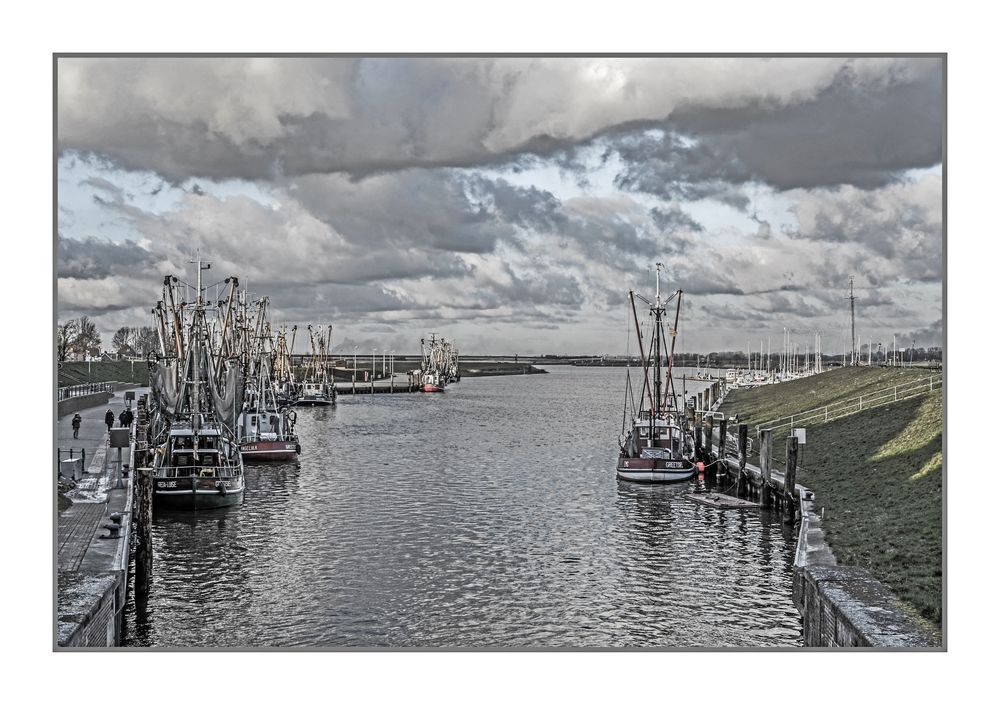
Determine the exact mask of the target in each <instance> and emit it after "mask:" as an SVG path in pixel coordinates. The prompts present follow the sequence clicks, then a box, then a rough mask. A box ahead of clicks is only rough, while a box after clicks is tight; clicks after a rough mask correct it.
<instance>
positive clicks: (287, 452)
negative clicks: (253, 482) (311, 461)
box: [240, 441, 299, 463]
mask: <svg viewBox="0 0 1000 705" xmlns="http://www.w3.org/2000/svg"><path fill="white" fill-rule="evenodd" d="M240 454H241V455H242V456H243V462H244V463H273V462H282V461H288V460H295V457H296V456H297V455H298V454H299V444H298V443H296V442H295V441H241V442H240Z"/></svg>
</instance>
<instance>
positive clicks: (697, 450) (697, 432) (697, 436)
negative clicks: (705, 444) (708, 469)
mask: <svg viewBox="0 0 1000 705" xmlns="http://www.w3.org/2000/svg"><path fill="white" fill-rule="evenodd" d="M694 458H695V460H697V461H699V462H705V455H704V452H703V451H702V447H701V425H699V424H696V425H695V427H694Z"/></svg>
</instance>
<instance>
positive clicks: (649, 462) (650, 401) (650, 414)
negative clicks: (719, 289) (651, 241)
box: [617, 263, 696, 483]
mask: <svg viewBox="0 0 1000 705" xmlns="http://www.w3.org/2000/svg"><path fill="white" fill-rule="evenodd" d="M661 267H662V265H661V264H659V263H657V265H656V296H655V299H654V301H649V300H648V299H646V298H644V297H642V296H641V295H639V294H636V293H635V292H633V291H630V292H629V304H630V307H631V313H632V320H633V322H634V323H635V332H636V337H637V338H638V341H639V353H640V359H641V360H642V380H643V383H642V389H641V391H640V393H639V404H638V408H636V405H635V400H634V396H633V394H632V381H631V370H630V369H628V368H626V394H625V408H624V409H623V412H622V434H621V437H620V438H619V455H618V465H617V475H618V478H619V479H621V480H628V481H631V482H651V483H669V482H683V481H685V480H689V479H691V478H692V477H693V476H694V474H695V472H696V468H695V465H694V463H693V461H692V456H693V454H694V440H693V438H691V435H690V434H689V433H687V432H686V431H685V428H684V426H683V423H684V412H683V409H682V407H681V406H680V405H678V404H677V395H676V393H675V391H674V388H673V361H674V344H675V342H676V340H677V338H676V336H677V326H678V324H679V322H680V310H681V296H682V295H683V292H681V291H680V290H678V291H676V292H674V293H673V294H671V295H670V296H669V297H668V298H667V299H666V301H661V298H660V269H661ZM636 298H639V299H641V300H642V301H644V302H646V303H647V304H649V311H650V316H651V321H652V327H653V330H652V334H651V335H650V336H649V341H648V346H647V343H646V342H645V341H644V340H643V336H642V330H641V327H640V326H639V317H638V314H636V310H635V299H636ZM675 299H676V302H677V304H676V310H675V312H674V325H673V327H669V325H668V326H667V328H666V330H665V329H664V321H663V317H664V314H665V313H666V308H665V307H666V305H667V304H669V303H670V302H671V301H673V300H675ZM668 336H669V337H670V351H669V353H666V343H665V338H666V337H668ZM664 356H665V357H666V359H665V360H664ZM664 362H665V363H666V370H665V371H664V369H663V368H664ZM651 374H652V379H650V375H651ZM630 408H631V413H629V412H630Z"/></svg>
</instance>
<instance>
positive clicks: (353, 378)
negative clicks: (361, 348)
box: [351, 345, 358, 382]
mask: <svg viewBox="0 0 1000 705" xmlns="http://www.w3.org/2000/svg"><path fill="white" fill-rule="evenodd" d="M357 381H358V346H357V345H355V346H354V371H353V372H352V373H351V382H357Z"/></svg>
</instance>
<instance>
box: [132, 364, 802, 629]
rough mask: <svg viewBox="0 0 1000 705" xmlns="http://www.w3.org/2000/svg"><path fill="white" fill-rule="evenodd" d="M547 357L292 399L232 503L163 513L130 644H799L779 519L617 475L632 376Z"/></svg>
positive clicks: (789, 544) (787, 542)
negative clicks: (526, 368)
mask: <svg viewBox="0 0 1000 705" xmlns="http://www.w3.org/2000/svg"><path fill="white" fill-rule="evenodd" d="M547 369H548V370H549V372H550V374H546V375H524V376H511V377H492V378H466V379H463V380H462V381H461V382H460V383H458V384H454V385H451V386H449V387H448V389H447V391H446V392H445V393H444V394H398V395H381V394H379V395H370V396H357V397H349V396H342V397H340V399H339V400H338V405H337V406H336V407H326V408H323V407H316V408H310V409H301V410H299V411H298V424H297V431H298V433H299V436H300V439H301V445H302V448H303V452H302V456H301V458H300V461H299V462H298V463H296V464H285V465H259V466H247V477H246V480H247V489H246V495H245V498H244V501H243V503H242V505H240V506H237V507H232V508H228V509H222V510H215V511H206V512H202V513H197V514H194V513H187V514H185V513H171V514H167V513H157V514H156V515H155V518H154V527H153V540H154V565H153V582H152V587H151V590H150V594H149V597H148V600H147V601H145V602H144V603H142V604H136V602H135V600H130V602H129V606H128V609H127V614H126V622H127V623H126V635H125V645H126V646H132V647H147V646H148V647H185V648H191V647H224V648H255V647H256V648H260V647H332V648H345V647H369V648H371V647H456V648H457V647H487V648H489V647H500V648H503V647H508V648H544V647H559V648H566V647H697V646H704V647H753V648H760V647H768V646H797V645H801V636H800V635H801V622H800V619H799V616H798V613H797V611H796V609H795V607H794V605H793V603H792V560H793V553H794V547H795V536H794V534H793V532H792V531H791V530H790V529H789V528H788V527H785V526H783V524H782V523H781V520H780V517H779V516H778V515H777V514H771V513H768V512H760V511H756V510H754V511H723V510H719V509H716V508H713V507H706V506H702V505H699V504H696V503H694V502H691V501H690V500H689V499H686V498H685V494H686V493H689V492H690V491H691V485H689V484H688V483H683V484H680V485H671V486H644V485H634V484H629V483H623V482H619V481H618V480H616V478H615V459H616V457H617V452H618V447H617V439H618V435H619V433H620V431H621V427H622V402H623V399H624V386H623V385H624V376H625V371H624V370H623V369H622V368H576V367H568V366H552V367H549V368H547ZM692 372H693V371H692ZM633 375H635V371H633ZM634 379H635V378H634V377H633V380H634ZM686 385H687V391H688V393H689V394H691V393H693V392H695V391H698V389H699V388H701V386H703V385H700V384H699V383H692V382H687V383H686ZM679 391H680V384H679V383H678V392H679Z"/></svg>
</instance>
